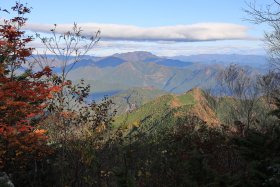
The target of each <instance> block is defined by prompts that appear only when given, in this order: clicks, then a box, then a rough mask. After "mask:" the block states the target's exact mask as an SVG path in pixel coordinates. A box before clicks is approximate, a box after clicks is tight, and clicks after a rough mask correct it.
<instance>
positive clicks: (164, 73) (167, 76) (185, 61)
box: [54, 51, 268, 99]
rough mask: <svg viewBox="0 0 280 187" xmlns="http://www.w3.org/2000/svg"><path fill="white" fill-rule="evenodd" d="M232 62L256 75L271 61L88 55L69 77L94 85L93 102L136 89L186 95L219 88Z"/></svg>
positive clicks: (143, 54)
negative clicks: (220, 78)
mask: <svg viewBox="0 0 280 187" xmlns="http://www.w3.org/2000/svg"><path fill="white" fill-rule="evenodd" d="M231 63H235V64H239V65H241V66H244V67H245V68H247V69H249V70H250V71H251V72H252V74H254V73H256V72H260V73H262V72H264V71H266V69H267V68H266V67H268V65H267V64H268V60H267V58H266V57H265V56H258V55H237V54H232V55H221V54H203V55H192V56H176V57H159V56H156V55H154V54H152V53H149V52H145V51H136V52H128V53H121V54H114V55H111V56H107V57H92V56H85V57H83V58H82V60H81V61H79V62H77V63H76V64H75V66H74V67H73V68H72V71H71V73H70V74H69V78H70V79H72V80H74V81H77V80H79V79H82V78H83V79H85V80H86V81H87V82H88V83H89V84H91V85H92V90H93V92H92V94H91V98H93V99H100V97H101V96H102V95H109V96H112V95H116V94H117V93H120V92H122V91H124V90H128V89H130V88H135V87H138V88H142V87H153V88H155V89H158V90H163V91H165V92H171V93H183V92H185V91H187V90H190V89H192V88H194V87H200V88H215V86H216V82H217V80H216V77H217V75H218V74H219V72H220V71H221V70H223V69H224V68H225V67H226V66H227V65H229V64H231ZM71 66H72V65H71V64H70V65H69V66H68V67H67V68H68V69H69V68H71ZM54 71H56V72H58V73H59V72H60V68H59V67H55V68H54Z"/></svg>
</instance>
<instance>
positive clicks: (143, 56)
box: [113, 51, 159, 62]
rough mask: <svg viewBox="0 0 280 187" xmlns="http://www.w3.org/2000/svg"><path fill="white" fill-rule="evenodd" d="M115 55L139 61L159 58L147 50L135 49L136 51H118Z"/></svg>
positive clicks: (126, 59)
mask: <svg viewBox="0 0 280 187" xmlns="http://www.w3.org/2000/svg"><path fill="white" fill-rule="evenodd" d="M113 56H114V57H118V58H121V59H123V60H125V61H130V62H139V61H145V60H147V59H156V58H159V57H157V56H156V55H154V54H152V53H150V52H147V51H134V52H127V53H116V54H114V55H113Z"/></svg>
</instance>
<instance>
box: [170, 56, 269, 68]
mask: <svg viewBox="0 0 280 187" xmlns="http://www.w3.org/2000/svg"><path fill="white" fill-rule="evenodd" d="M172 59H176V60H180V61H189V62H193V63H202V64H224V65H228V64H231V63H234V64H240V65H244V66H251V67H255V68H260V67H264V66H265V67H267V64H268V63H267V62H268V57H266V56H262V55H239V54H201V55H190V56H175V57H172Z"/></svg>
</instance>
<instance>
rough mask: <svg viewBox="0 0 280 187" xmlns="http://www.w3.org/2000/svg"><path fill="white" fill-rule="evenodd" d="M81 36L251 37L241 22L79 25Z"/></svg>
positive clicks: (39, 28) (44, 28)
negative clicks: (168, 24) (140, 25)
mask: <svg viewBox="0 0 280 187" xmlns="http://www.w3.org/2000/svg"><path fill="white" fill-rule="evenodd" d="M78 26H79V27H81V28H82V30H83V34H84V35H88V36H90V35H94V33H95V32H96V31H97V30H100V31H101V38H102V39H107V40H127V41H178V42H195V41H215V40H252V39H255V38H254V37H252V36H250V35H249V33H248V32H249V28H248V27H246V26H243V25H238V24H230V23H197V24H189V25H175V26H161V27H138V26H133V25H118V24H97V23H83V24H78ZM53 27H54V26H53V25H50V24H32V23H30V24H28V25H26V27H25V29H27V30H30V31H35V32H44V33H48V32H49V31H50V29H52V28H53ZM72 27H73V24H59V25H58V26H57V29H56V31H57V32H59V33H63V32H66V31H68V30H71V28H72Z"/></svg>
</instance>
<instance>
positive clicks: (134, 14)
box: [0, 0, 271, 56]
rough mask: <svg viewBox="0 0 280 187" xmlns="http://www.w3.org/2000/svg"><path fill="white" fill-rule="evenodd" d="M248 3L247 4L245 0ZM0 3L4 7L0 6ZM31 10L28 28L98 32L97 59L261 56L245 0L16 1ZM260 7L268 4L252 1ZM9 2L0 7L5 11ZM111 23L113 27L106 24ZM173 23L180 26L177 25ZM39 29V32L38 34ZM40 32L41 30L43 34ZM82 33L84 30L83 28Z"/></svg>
mask: <svg viewBox="0 0 280 187" xmlns="http://www.w3.org/2000/svg"><path fill="white" fill-rule="evenodd" d="M247 1H249V2H250V1H253V0H247ZM3 2H4V3H3ZM21 2H22V3H24V2H27V3H28V4H29V6H31V7H33V9H32V12H31V14H30V15H29V23H30V24H33V25H31V26H30V27H28V28H29V29H30V30H31V31H36V32H38V30H39V31H42V32H45V30H48V29H49V28H48V27H50V25H49V24H54V23H57V24H59V25H61V26H62V27H63V28H67V26H69V25H68V24H71V23H73V22H77V23H78V24H81V25H82V27H83V28H87V29H88V32H92V31H93V30H94V29H96V28H99V29H101V37H102V33H103V38H104V40H101V42H100V43H99V46H98V47H97V48H96V49H95V50H94V51H92V53H93V54H97V55H108V54H112V53H116V52H126V51H134V50H149V51H151V52H154V53H156V54H158V55H167V56H173V55H189V54H198V53H242V54H263V53H264V50H263V47H262V42H261V41H260V40H259V39H261V38H262V35H263V30H264V29H266V26H263V25H253V24H251V23H249V22H247V21H244V18H246V16H247V15H246V14H245V13H244V12H243V10H242V9H243V8H246V3H245V0H80V1H77V0H47V1H39V0H21ZM256 2H257V3H258V4H260V5H262V4H263V5H265V4H269V3H271V0H257V1H256ZM12 4H13V1H11V0H2V3H0V6H2V7H10V6H11V5H12ZM112 24H113V25H112ZM178 25H179V26H180V27H178ZM40 29H41V30H40ZM44 29H45V30H44ZM84 30H86V29H84Z"/></svg>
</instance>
